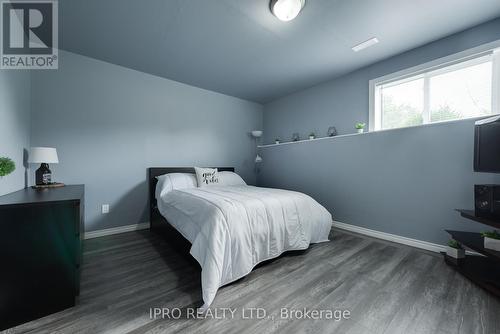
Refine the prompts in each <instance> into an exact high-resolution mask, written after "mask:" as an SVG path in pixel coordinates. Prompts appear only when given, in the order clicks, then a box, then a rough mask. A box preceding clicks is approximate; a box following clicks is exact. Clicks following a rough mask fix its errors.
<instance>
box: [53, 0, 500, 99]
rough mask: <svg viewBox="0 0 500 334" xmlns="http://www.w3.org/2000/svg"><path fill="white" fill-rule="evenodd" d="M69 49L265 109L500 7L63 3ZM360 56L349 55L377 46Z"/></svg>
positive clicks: (254, 0) (361, 2)
mask: <svg viewBox="0 0 500 334" xmlns="http://www.w3.org/2000/svg"><path fill="white" fill-rule="evenodd" d="M59 7H60V20H61V27H60V32H61V45H62V48H63V49H66V50H68V51H72V52H76V53H80V54H83V55H86V56H90V57H93V58H97V59H101V60H104V61H108V62H111V63H115V64H118V65H122V66H125V67H129V68H132V69H136V70H139V71H143V72H147V73H151V74H154V75H158V76H161V77H165V78H168V79H172V80H176V81H180V82H183V83H187V84H190V85H193V86H197V87H201V88H205V89H209V90H213V91H217V92H221V93H224V94H228V95H232V96H237V97H240V98H244V99H248V100H252V101H256V102H260V103H265V102H269V101H271V100H273V99H276V98H278V97H281V96H284V95H287V94H290V93H292V92H294V91H297V90H300V89H304V88H307V87H310V86H313V85H315V84H318V83H321V82H323V81H326V80H329V79H332V78H334V77H336V76H339V75H342V74H345V73H347V72H350V71H352V70H354V69H357V68H360V67H363V66H366V65H368V64H370V63H374V62H376V61H379V60H382V59H384V58H388V57H390V56H393V55H396V54H398V53H401V52H404V51H407V50H409V49H412V48H415V47H417V46H420V45H423V44H426V43H428V42H431V41H434V40H436V39H439V38H442V37H445V36H447V35H450V34H453V33H455V32H458V31H461V30H464V29H467V28H469V27H472V26H475V25H477V24H480V23H483V22H486V21H488V20H491V19H493V18H496V17H499V16H500V1H499V0H306V5H305V7H304V9H303V11H302V12H301V13H300V14H299V16H298V17H297V18H296V19H295V20H293V21H291V22H288V23H286V22H281V21H279V20H277V19H276V18H275V17H274V16H273V15H272V14H271V13H270V11H269V1H268V0H147V1H145V0H143V1H139V0H134V1H132V0H84V1H77V0H60V1H59ZM375 36H376V37H377V38H378V39H379V40H380V43H379V44H378V45H376V46H374V47H372V48H369V49H366V50H364V51H362V52H358V53H354V52H353V51H352V50H351V47H352V46H354V45H356V44H358V43H360V42H363V41H365V40H367V39H369V38H371V37H375Z"/></svg>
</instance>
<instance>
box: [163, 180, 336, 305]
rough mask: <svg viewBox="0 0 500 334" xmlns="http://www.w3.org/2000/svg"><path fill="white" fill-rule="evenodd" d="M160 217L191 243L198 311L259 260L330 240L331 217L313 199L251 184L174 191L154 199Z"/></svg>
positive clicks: (300, 194) (246, 272) (245, 273)
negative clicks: (195, 264)
mask: <svg viewBox="0 0 500 334" xmlns="http://www.w3.org/2000/svg"><path fill="white" fill-rule="evenodd" d="M158 208H159V210H160V213H161V214H162V215H163V216H164V217H165V218H166V219H167V220H168V222H169V223H170V224H171V225H172V226H173V227H175V229H177V230H178V231H179V232H180V233H181V234H182V235H183V236H184V237H185V238H186V239H187V240H189V241H190V242H191V243H192V247H191V251H190V253H191V255H192V256H193V257H194V258H195V259H196V260H197V261H198V262H199V263H200V265H201V268H202V271H201V279H202V282H201V285H202V290H203V301H204V302H205V304H204V305H203V306H202V309H206V308H208V307H209V306H210V304H211V303H212V301H213V300H214V298H215V294H216V293H217V290H218V289H219V287H221V286H223V285H225V284H228V283H230V282H233V281H235V280H237V279H239V278H241V277H243V276H245V275H247V274H248V273H250V271H251V270H252V268H253V267H255V265H257V264H258V263H259V262H262V261H265V260H268V259H271V258H275V257H277V256H279V255H280V254H281V253H283V252H285V251H288V250H298V249H305V248H307V247H309V244H310V243H318V242H323V241H328V234H329V233H330V228H331V225H332V216H331V214H330V213H329V212H328V211H327V210H326V209H325V208H324V207H323V206H321V205H320V204H319V203H317V202H316V201H315V200H313V199H312V198H311V197H309V196H307V195H305V194H302V193H299V192H294V191H287V190H279V189H268V188H258V187H252V186H225V187H223V186H214V187H206V188H192V189H184V190H174V191H171V192H169V193H167V194H165V195H163V196H162V198H160V199H158Z"/></svg>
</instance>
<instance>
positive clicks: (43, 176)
mask: <svg viewBox="0 0 500 334" xmlns="http://www.w3.org/2000/svg"><path fill="white" fill-rule="evenodd" d="M28 162H29V163H32V164H36V163H39V164H40V168H38V169H37V171H36V172H35V184H36V185H37V186H42V185H48V184H51V183H52V172H51V171H50V169H49V163H51V164H57V163H59V158H58V157H57V150H56V149H55V148H53V147H32V148H31V150H30V155H29V159H28Z"/></svg>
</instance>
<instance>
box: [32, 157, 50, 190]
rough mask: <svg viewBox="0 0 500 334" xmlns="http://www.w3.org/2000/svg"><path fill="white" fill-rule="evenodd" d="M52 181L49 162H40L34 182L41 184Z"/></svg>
mask: <svg viewBox="0 0 500 334" xmlns="http://www.w3.org/2000/svg"><path fill="white" fill-rule="evenodd" d="M51 182H52V172H51V171H50V169H49V164H45V163H42V164H40V168H38V169H37V170H36V172H35V183H36V185H37V186H43V185H47V184H50V183H51Z"/></svg>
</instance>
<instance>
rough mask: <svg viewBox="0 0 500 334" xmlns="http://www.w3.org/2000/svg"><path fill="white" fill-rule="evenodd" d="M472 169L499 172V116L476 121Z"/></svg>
mask: <svg viewBox="0 0 500 334" xmlns="http://www.w3.org/2000/svg"><path fill="white" fill-rule="evenodd" d="M474 171H476V172H485V173H500V116H497V117H491V118H488V119H484V120H480V121H477V122H476V126H475V141H474Z"/></svg>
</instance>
